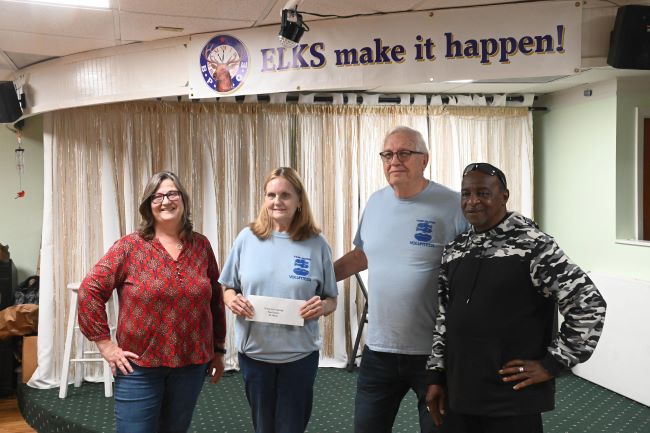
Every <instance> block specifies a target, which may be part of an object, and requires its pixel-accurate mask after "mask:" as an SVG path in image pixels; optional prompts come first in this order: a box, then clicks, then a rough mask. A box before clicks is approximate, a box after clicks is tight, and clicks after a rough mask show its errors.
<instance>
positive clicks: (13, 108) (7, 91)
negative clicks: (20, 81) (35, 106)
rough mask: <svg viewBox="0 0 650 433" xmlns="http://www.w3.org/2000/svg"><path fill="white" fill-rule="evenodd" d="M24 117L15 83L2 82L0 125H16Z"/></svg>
mask: <svg viewBox="0 0 650 433" xmlns="http://www.w3.org/2000/svg"><path fill="white" fill-rule="evenodd" d="M22 115H23V110H22V108H20V102H19V101H18V95H17V94H16V88H15V87H14V83H13V82H11V81H0V123H14V122H15V121H16V120H18V118H19V117H20V116H22Z"/></svg>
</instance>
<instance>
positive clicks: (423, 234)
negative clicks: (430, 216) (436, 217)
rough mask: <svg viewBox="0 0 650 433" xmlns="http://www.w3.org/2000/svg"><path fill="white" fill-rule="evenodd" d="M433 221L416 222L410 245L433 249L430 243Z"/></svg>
mask: <svg viewBox="0 0 650 433" xmlns="http://www.w3.org/2000/svg"><path fill="white" fill-rule="evenodd" d="M434 224H435V222H434V221H429V220H417V225H416V226H415V233H414V234H413V237H414V238H415V240H414V241H410V242H409V243H410V244H411V245H418V246H423V247H434V246H435V245H434V244H433V243H431V240H432V239H433V225H434Z"/></svg>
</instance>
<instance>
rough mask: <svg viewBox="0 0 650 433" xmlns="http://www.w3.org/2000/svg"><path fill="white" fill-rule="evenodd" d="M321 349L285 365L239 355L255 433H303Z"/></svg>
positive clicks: (309, 414) (308, 415)
mask: <svg viewBox="0 0 650 433" xmlns="http://www.w3.org/2000/svg"><path fill="white" fill-rule="evenodd" d="M318 358H319V355H318V352H317V351H316V352H313V353H311V354H310V355H309V356H307V357H305V358H302V359H299V360H298V361H293V362H286V363H282V364H272V363H270V362H262V361H256V360H254V359H252V358H249V357H248V356H246V355H244V354H243V353H240V354H239V367H240V369H241V373H242V377H243V379H244V386H245V388H246V398H247V399H248V404H249V405H250V407H251V414H252V416H253V427H254V428H255V432H256V433H303V432H304V431H305V429H306V428H307V423H309V418H310V416H311V407H312V402H313V400H314V381H315V380H316V373H317V371H318Z"/></svg>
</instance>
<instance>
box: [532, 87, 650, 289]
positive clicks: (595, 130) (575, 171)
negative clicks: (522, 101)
mask: <svg viewBox="0 0 650 433" xmlns="http://www.w3.org/2000/svg"><path fill="white" fill-rule="evenodd" d="M593 87H594V89H593V96H592V97H584V96H583V90H585V88H584V87H580V88H576V89H570V90H568V91H564V92H561V93H560V94H557V95H551V97H549V98H546V99H545V100H543V101H541V102H542V104H544V105H546V106H547V107H548V109H549V110H548V111H547V112H541V113H537V114H535V115H534V131H535V133H534V149H535V155H534V156H535V216H536V219H537V221H538V222H539V223H540V225H541V227H542V229H543V230H544V231H546V232H547V233H549V234H551V235H553V236H554V237H555V238H556V239H557V241H558V243H559V244H560V246H561V247H562V248H563V249H564V250H565V251H566V252H567V254H569V256H570V257H571V258H572V259H573V260H574V261H575V262H577V263H578V264H579V265H580V266H581V267H582V268H583V269H585V270H587V271H597V272H604V273H608V274H611V275H616V276H622V277H629V278H637V279H641V280H646V281H650V243H648V244H647V245H644V246H639V245H625V244H620V243H616V238H617V195H618V196H619V197H618V201H619V204H620V205H624V206H625V208H624V209H623V210H619V214H622V215H623V216H625V219H624V220H622V218H621V216H620V215H619V218H618V219H619V225H623V226H624V225H625V224H627V222H628V221H629V219H630V218H633V215H634V212H635V209H634V208H633V206H631V205H630V197H629V196H628V195H625V196H621V194H630V193H631V192H630V191H628V190H629V187H625V188H623V186H625V185H627V184H628V183H629V178H630V175H631V173H633V171H634V165H633V161H632V160H630V156H629V146H630V139H632V138H631V137H633V136H634V131H632V130H631V129H633V128H634V122H633V121H632V124H631V126H630V119H629V118H628V117H629V116H630V114H629V113H630V110H632V112H633V110H634V109H633V107H631V104H634V103H637V102H638V99H636V98H638V97H641V98H646V99H650V98H649V96H650V94H646V95H645V96H643V95H642V96H639V95H637V97H635V98H631V97H630V95H628V94H627V90H626V91H625V94H624V95H623V96H619V95H618V92H619V91H618V90H617V89H619V88H620V87H624V88H626V89H627V87H626V86H621V85H620V81H619V82H617V81H611V82H610V83H606V84H602V85H600V86H593ZM632 99H633V100H632ZM617 184H618V188H617ZM617 189H618V190H620V191H622V192H621V193H620V194H619V193H617Z"/></svg>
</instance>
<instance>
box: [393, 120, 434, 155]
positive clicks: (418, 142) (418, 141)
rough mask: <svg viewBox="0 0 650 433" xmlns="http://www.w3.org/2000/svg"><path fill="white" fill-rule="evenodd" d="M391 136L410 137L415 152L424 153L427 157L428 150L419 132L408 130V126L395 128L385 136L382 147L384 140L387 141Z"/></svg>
mask: <svg viewBox="0 0 650 433" xmlns="http://www.w3.org/2000/svg"><path fill="white" fill-rule="evenodd" d="M393 134H408V135H410V136H411V137H412V139H413V142H414V143H415V151H416V152H424V153H426V154H427V155H428V154H429V148H428V147H427V142H426V141H424V137H422V134H420V131H417V130H415V129H413V128H409V127H408V126H396V127H395V128H393V129H392V130H391V131H390V132H389V133H388V134H386V137H385V138H384V145H386V140H388V137H390V136H391V135H393Z"/></svg>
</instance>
